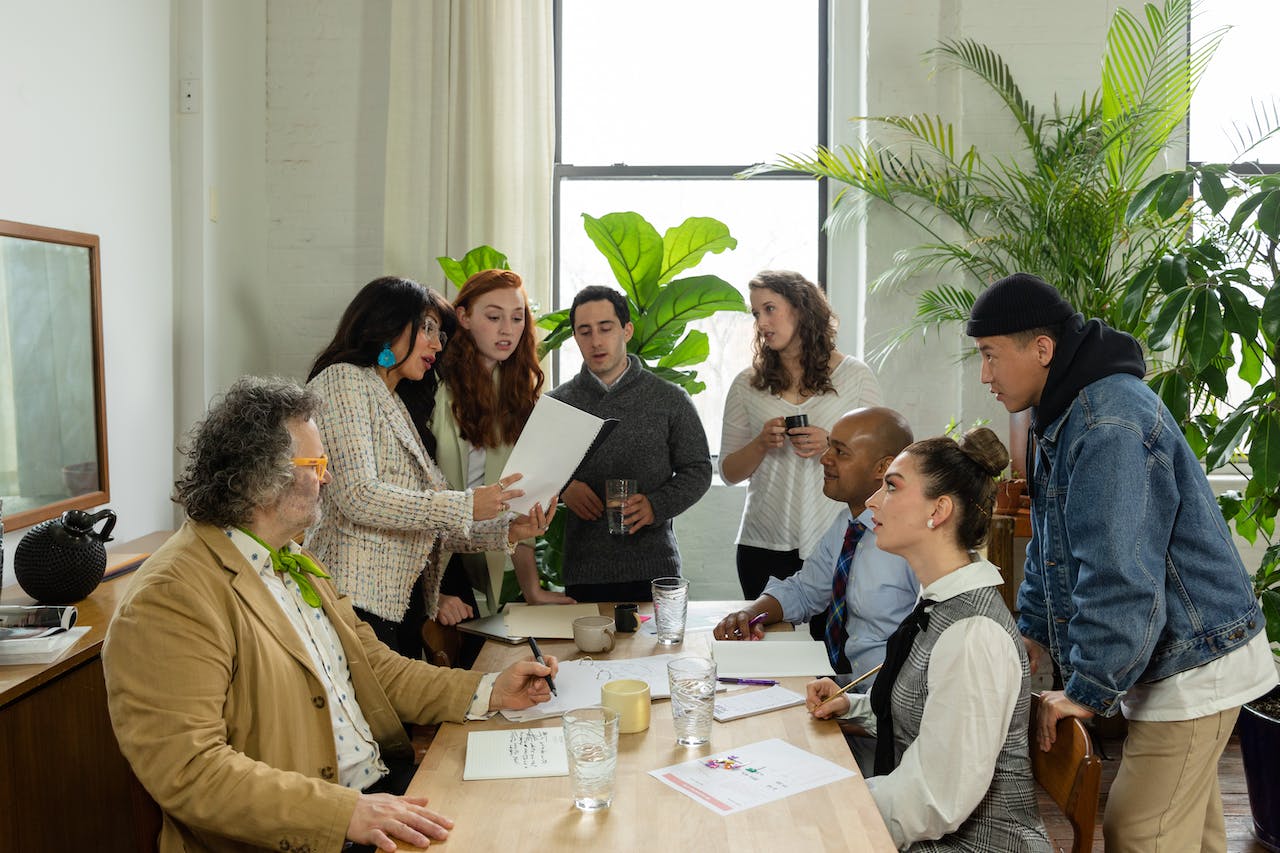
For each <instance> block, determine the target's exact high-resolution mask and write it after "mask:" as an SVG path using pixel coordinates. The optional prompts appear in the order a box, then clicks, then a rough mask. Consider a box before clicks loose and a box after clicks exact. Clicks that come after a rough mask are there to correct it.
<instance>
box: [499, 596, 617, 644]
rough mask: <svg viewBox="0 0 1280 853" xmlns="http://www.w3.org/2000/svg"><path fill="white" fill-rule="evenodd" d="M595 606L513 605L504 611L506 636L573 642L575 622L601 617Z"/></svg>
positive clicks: (509, 605) (598, 609)
mask: <svg viewBox="0 0 1280 853" xmlns="http://www.w3.org/2000/svg"><path fill="white" fill-rule="evenodd" d="M599 615H600V608H599V607H598V606H596V605H594V604H521V603H520V602H518V601H513V602H511V603H510V604H508V605H507V606H506V607H504V608H503V609H502V617H503V619H504V620H506V623H507V633H508V634H511V635H513V636H517V637H539V638H542V639H551V640H572V639H573V620H574V619H577V618H578V617H579V616H599Z"/></svg>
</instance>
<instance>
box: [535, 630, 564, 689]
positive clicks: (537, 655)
mask: <svg viewBox="0 0 1280 853" xmlns="http://www.w3.org/2000/svg"><path fill="white" fill-rule="evenodd" d="M529 648H530V649H533V659H534V660H536V661H537V662H538V663H540V664H542V665H543V666H546V665H547V662H546V661H545V660H543V659H542V649H540V648H538V641H537V640H535V639H534V638H533V637H530V638H529ZM543 678H545V679H546V680H547V686H548V687H550V688H551V695H552V696H559V695H560V694H559V693H557V692H556V683H555V682H554V681H552V680H551V676H549V675H544V676H543Z"/></svg>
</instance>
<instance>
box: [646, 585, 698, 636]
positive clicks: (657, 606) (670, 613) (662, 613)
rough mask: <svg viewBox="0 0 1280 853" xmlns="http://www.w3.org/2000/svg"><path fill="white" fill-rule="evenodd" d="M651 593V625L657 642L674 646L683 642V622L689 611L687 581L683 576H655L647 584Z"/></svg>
mask: <svg viewBox="0 0 1280 853" xmlns="http://www.w3.org/2000/svg"><path fill="white" fill-rule="evenodd" d="M649 589H650V591H651V592H652V593H653V627H654V633H656V634H657V635H658V644H659V645H662V646H674V645H676V644H677V643H682V642H684V623H685V618H686V616H687V615H688V613H689V581H687V580H685V579H684V578H655V579H654V580H653V581H652V582H650V585H649Z"/></svg>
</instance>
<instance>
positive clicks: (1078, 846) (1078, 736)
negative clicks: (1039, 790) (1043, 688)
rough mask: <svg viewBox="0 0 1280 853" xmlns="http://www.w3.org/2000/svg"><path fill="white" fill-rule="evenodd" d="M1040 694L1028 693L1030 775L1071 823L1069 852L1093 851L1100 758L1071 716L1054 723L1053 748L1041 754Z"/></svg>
mask: <svg viewBox="0 0 1280 853" xmlns="http://www.w3.org/2000/svg"><path fill="white" fill-rule="evenodd" d="M1039 713H1040V694H1038V693H1033V694H1031V718H1030V723H1029V736H1030V744H1029V747H1030V752H1031V773H1032V775H1033V776H1035V780H1036V781H1037V782H1038V783H1040V786H1041V787H1043V788H1044V789H1045V791H1046V792H1048V794H1049V796H1050V797H1051V798H1052V799H1053V801H1054V802H1055V803H1057V805H1058V808H1060V809H1062V813H1063V815H1065V816H1066V818H1067V821H1068V822H1069V823H1070V824H1071V830H1072V833H1073V834H1074V836H1075V841H1074V843H1072V845H1071V853H1088V851H1090V850H1092V849H1093V833H1094V826H1095V824H1096V823H1097V819H1098V791H1099V788H1100V787H1101V784H1102V759H1100V758H1099V757H1098V756H1097V754H1096V753H1095V752H1094V751H1093V742H1092V741H1091V740H1090V739H1089V732H1088V731H1086V730H1085V727H1084V724H1083V723H1082V722H1081V721H1080V720H1078V719H1076V718H1075V717H1067V718H1064V719H1061V720H1059V721H1058V736H1057V738H1056V739H1055V740H1054V743H1053V748H1052V749H1051V750H1049V751H1048V752H1044V751H1042V750H1041V749H1040V747H1039V746H1038V745H1037V744H1036V736H1035V729H1036V725H1035V724H1036V717H1037V716H1038V715H1039Z"/></svg>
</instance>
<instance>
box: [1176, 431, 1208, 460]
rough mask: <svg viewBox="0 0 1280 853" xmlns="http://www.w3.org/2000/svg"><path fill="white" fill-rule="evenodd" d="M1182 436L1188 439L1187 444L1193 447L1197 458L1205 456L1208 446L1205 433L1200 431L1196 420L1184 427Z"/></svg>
mask: <svg viewBox="0 0 1280 853" xmlns="http://www.w3.org/2000/svg"><path fill="white" fill-rule="evenodd" d="M1182 437H1183V438H1185V439H1186V440H1187V446H1188V447H1190V448H1191V452H1192V453H1194V454H1195V455H1196V458H1197V459H1202V458H1204V451H1205V449H1206V448H1207V447H1208V442H1207V441H1205V437H1204V433H1203V432H1201V431H1200V427H1198V426H1197V425H1196V424H1195V423H1194V422H1188V423H1187V424H1186V425H1185V426H1183V428H1182Z"/></svg>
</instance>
